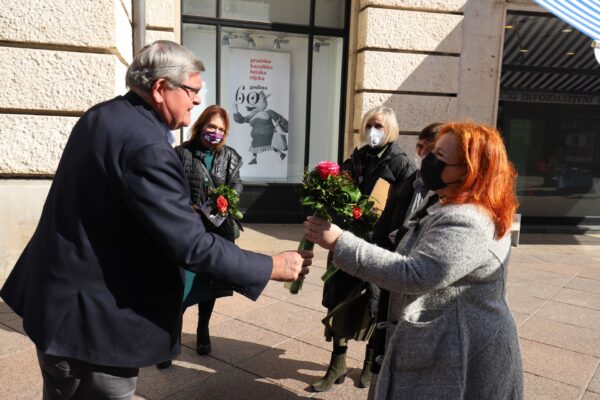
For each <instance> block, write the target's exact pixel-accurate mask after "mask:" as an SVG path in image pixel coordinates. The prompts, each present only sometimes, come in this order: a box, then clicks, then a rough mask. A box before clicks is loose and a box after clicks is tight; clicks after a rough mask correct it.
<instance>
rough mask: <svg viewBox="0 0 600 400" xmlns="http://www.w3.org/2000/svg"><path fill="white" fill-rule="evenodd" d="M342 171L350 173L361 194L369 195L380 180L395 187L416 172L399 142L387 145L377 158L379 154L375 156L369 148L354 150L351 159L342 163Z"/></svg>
mask: <svg viewBox="0 0 600 400" xmlns="http://www.w3.org/2000/svg"><path fill="white" fill-rule="evenodd" d="M341 169H342V170H344V171H349V172H350V174H352V178H353V179H354V182H355V183H356V184H357V185H358V188H359V189H360V192H361V193H362V194H367V195H368V194H371V192H372V191H373V187H375V183H376V182H377V180H378V179H379V178H383V179H385V180H386V181H388V182H389V183H390V184H391V185H393V184H394V183H396V182H399V181H403V180H405V179H406V178H408V177H409V176H410V175H411V174H412V173H413V172H414V171H415V167H414V165H413V163H412V162H411V161H410V160H409V159H408V156H407V155H406V153H405V152H404V150H403V149H402V147H401V146H400V143H399V142H398V141H395V142H392V143H391V144H389V145H387V148H386V149H385V150H383V153H382V154H381V156H380V157H377V153H376V154H373V149H371V148H370V147H369V146H363V147H361V148H360V149H354V151H353V152H352V155H351V156H350V158H349V159H347V160H346V161H344V162H343V163H342V166H341Z"/></svg>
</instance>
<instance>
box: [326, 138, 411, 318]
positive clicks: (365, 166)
mask: <svg viewBox="0 0 600 400" xmlns="http://www.w3.org/2000/svg"><path fill="white" fill-rule="evenodd" d="M341 169H342V170H344V171H349V172H350V174H351V175H352V178H353V179H354V182H355V183H356V184H357V185H358V187H359V189H360V191H361V193H362V194H366V195H368V194H371V192H372V191H373V187H374V186H375V183H376V182H377V180H378V179H379V178H383V179H385V180H386V181H388V182H389V183H390V184H392V185H393V184H394V183H400V182H402V181H404V180H405V179H406V178H408V176H410V175H411V174H412V173H413V172H414V170H415V167H414V165H413V163H412V162H411V161H410V160H409V159H408V156H407V155H406V153H405V152H404V150H403V149H402V147H401V146H400V144H399V143H398V141H395V142H392V143H391V144H389V145H388V146H387V148H386V149H384V150H383V153H381V156H380V157H377V154H373V152H372V149H371V148H370V147H369V146H363V147H361V148H360V149H355V150H354V152H353V153H352V155H351V156H350V158H349V159H347V160H346V161H344V162H343V163H342V166H341ZM359 284H361V280H360V279H358V278H356V277H353V276H351V275H349V274H347V273H346V272H344V271H338V272H336V273H335V275H334V276H333V277H332V278H331V279H329V280H328V281H327V282H325V284H324V286H323V301H322V304H323V306H325V307H327V309H329V310H332V309H333V308H335V306H336V305H338V304H339V303H340V302H341V301H343V300H344V299H345V298H346V297H347V296H348V294H349V293H351V292H352V290H353V289H354V288H355V287H356V286H357V285H359ZM362 284H364V285H366V286H367V289H368V296H369V314H370V315H371V317H373V318H375V316H376V315H377V303H378V300H379V289H378V288H377V286H375V285H372V284H369V283H366V282H365V283H362Z"/></svg>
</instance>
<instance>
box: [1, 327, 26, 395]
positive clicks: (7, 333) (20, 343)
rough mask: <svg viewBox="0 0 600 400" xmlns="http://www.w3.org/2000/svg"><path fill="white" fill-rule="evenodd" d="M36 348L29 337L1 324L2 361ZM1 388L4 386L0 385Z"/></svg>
mask: <svg viewBox="0 0 600 400" xmlns="http://www.w3.org/2000/svg"><path fill="white" fill-rule="evenodd" d="M8 322H10V321H8ZM34 347H35V345H34V344H33V342H32V341H31V340H30V339H29V338H28V337H27V335H24V334H23V333H21V332H18V331H16V330H15V329H13V328H11V327H9V326H7V325H6V322H5V323H0V360H2V357H4V356H7V355H10V354H13V353H16V352H19V351H22V350H26V349H30V348H34ZM0 364H2V362H0ZM0 387H2V386H1V385H0Z"/></svg>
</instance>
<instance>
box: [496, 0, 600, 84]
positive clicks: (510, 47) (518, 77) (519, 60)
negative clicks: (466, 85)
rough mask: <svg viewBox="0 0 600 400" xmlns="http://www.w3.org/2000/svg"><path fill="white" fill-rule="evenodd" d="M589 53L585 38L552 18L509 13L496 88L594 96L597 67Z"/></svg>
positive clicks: (599, 74)
mask: <svg viewBox="0 0 600 400" xmlns="http://www.w3.org/2000/svg"><path fill="white" fill-rule="evenodd" d="M596 1H599V2H600V0H596ZM591 50H592V49H591V48H590V39H589V37H587V36H586V35H584V34H583V33H581V32H580V31H578V30H576V29H573V27H572V26H571V25H569V24H567V23H566V22H564V21H562V20H560V19H559V18H557V17H555V16H553V15H552V14H532V13H528V12H514V11H509V12H508V13H507V15H506V30H505V34H504V51H503V60H502V76H501V80H500V87H501V89H502V90H504V91H511V90H522V91H536V92H551V93H579V94H582V93H587V94H594V95H597V94H598V93H600V65H598V63H597V62H596V60H595V59H594V54H593V51H591Z"/></svg>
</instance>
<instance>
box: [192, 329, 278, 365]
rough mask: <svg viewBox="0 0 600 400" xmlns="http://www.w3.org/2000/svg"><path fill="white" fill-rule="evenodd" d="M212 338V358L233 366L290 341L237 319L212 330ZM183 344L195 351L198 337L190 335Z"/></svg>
mask: <svg viewBox="0 0 600 400" xmlns="http://www.w3.org/2000/svg"><path fill="white" fill-rule="evenodd" d="M210 336H211V347H212V352H211V354H210V355H211V357H214V358H216V359H219V360H221V361H225V362H227V363H231V364H236V363H238V362H240V361H243V360H246V359H248V358H250V357H252V356H255V355H256V354H258V353H261V352H263V351H266V350H269V349H270V348H271V347H273V346H276V345H278V344H280V343H282V342H284V341H286V340H289V338H288V337H287V336H284V335H281V334H278V333H275V332H271V331H269V330H266V329H262V328H260V327H257V326H254V325H251V324H248V323H246V322H243V321H239V320H235V319H231V320H228V321H225V322H223V323H221V324H219V325H217V326H215V327H214V328H212V329H211V330H210ZM182 342H183V344H184V345H185V346H188V347H189V348H190V349H192V350H193V351H195V349H196V335H188V336H186V337H185V338H183V339H182ZM197 357H200V356H197ZM200 358H204V357H200Z"/></svg>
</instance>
